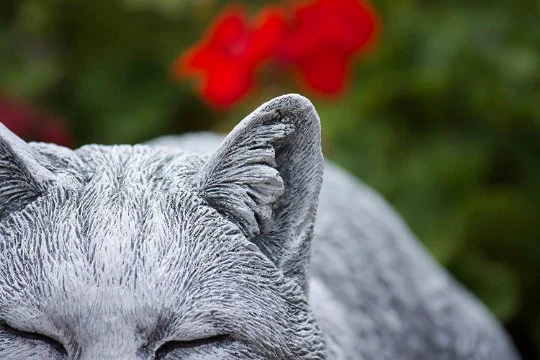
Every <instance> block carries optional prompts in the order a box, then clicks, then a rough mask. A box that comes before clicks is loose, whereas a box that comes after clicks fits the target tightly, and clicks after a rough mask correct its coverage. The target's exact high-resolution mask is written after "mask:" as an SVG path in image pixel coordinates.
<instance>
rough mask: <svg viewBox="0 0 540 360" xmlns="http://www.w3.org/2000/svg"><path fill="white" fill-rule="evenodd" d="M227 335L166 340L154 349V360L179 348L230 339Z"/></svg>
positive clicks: (189, 347)
mask: <svg viewBox="0 0 540 360" xmlns="http://www.w3.org/2000/svg"><path fill="white" fill-rule="evenodd" d="M230 339H231V337H230V336H229V335H216V336H212V337H208V338H204V339H197V340H190V341H178V340H173V341H167V342H166V343H164V344H163V345H161V346H160V347H159V349H157V350H156V358H155V359H156V360H161V359H163V358H164V357H165V356H167V355H168V354H169V353H171V352H173V351H176V350H180V349H192V348H196V347H199V346H204V345H211V344H216V343H220V342H223V341H227V340H230Z"/></svg>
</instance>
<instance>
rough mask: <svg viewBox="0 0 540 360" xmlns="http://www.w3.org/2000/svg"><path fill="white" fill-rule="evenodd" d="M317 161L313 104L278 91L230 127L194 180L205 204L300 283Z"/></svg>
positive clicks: (307, 249) (316, 188)
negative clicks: (225, 217)
mask: <svg viewBox="0 0 540 360" xmlns="http://www.w3.org/2000/svg"><path fill="white" fill-rule="evenodd" d="M323 167H324V165H323V157H322V153H321V139H320V122H319V117H318V115H317V113H316V111H315V109H314V107H313V105H312V104H311V102H310V101H309V100H308V99H306V98H304V97H302V96H300V95H285V96H281V97H278V98H275V99H273V100H271V101H270V102H267V103H266V104H264V105H262V106H261V107H259V108H258V109H257V110H255V111H254V112H253V113H252V114H251V115H249V116H248V117H247V118H245V119H244V120H243V121H242V122H240V124H238V126H236V127H235V128H234V129H233V130H232V132H231V133H230V134H229V135H228V136H227V137H226V138H225V140H224V141H223V143H222V144H221V146H220V147H219V149H218V150H217V151H216V152H215V153H214V154H213V156H212V157H211V158H210V160H209V161H208V162H207V163H206V166H205V167H204V168H203V169H201V171H200V173H199V176H198V178H197V186H198V188H199V190H200V192H201V194H202V196H203V197H204V199H206V201H207V202H208V203H209V205H211V206H212V207H214V208H215V209H217V210H218V211H219V212H221V213H222V214H223V215H224V216H227V217H228V218H229V219H230V220H231V221H233V222H235V223H236V224H237V225H238V226H239V227H240V228H241V229H242V230H243V232H244V234H245V235H246V237H248V238H249V239H250V240H251V241H253V243H255V244H256V245H257V246H258V247H259V249H260V250H261V251H262V252H263V253H264V254H265V255H266V256H267V257H268V258H269V259H270V260H271V261H273V262H274V263H275V264H276V266H278V267H279V268H281V269H282V271H283V272H284V274H285V275H286V276H289V277H291V278H294V279H295V280H297V281H298V282H299V284H300V285H302V286H304V285H305V268H306V266H307V264H308V262H309V255H310V243H311V237H312V232H313V223H314V221H315V214H316V209H317V204H318V197H319V190H320V187H321V183H322V176H323Z"/></svg>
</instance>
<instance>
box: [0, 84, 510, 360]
mask: <svg viewBox="0 0 540 360" xmlns="http://www.w3.org/2000/svg"><path fill="white" fill-rule="evenodd" d="M222 140H223V139H222V138H221V137H219V136H216V135H212V134H193V135H187V136H182V137H165V138H160V139H157V140H155V141H153V142H152V143H150V144H148V145H136V146H97V145H90V146H84V147H82V148H80V149H77V150H75V151H71V150H68V149H65V148H61V147H58V146H55V145H51V144H38V143H31V144H26V143H24V142H23V141H21V140H20V139H18V138H17V137H16V136H14V135H13V134H11V133H10V132H9V131H8V130H7V129H6V128H5V127H3V126H1V125H0V359H10V360H11V359H78V360H90V359H93V360H105V359H124V360H128V359H132V360H135V359H139V360H142V359H156V358H157V359H171V360H172V359H190V360H196V359H324V358H328V359H389V360H390V359H392V360H396V359H407V360H409V359H420V360H422V359H456V360H462V359H463V360H465V359H467V360H469V359H470V360H476V359H477V360H491V359H494V360H511V359H517V358H518V357H517V356H516V354H515V352H514V350H513V348H512V345H511V344H510V342H509V341H508V340H507V337H506V335H505V334H504V332H503V331H502V330H501V328H500V327H499V325H498V324H497V323H496V322H495V321H494V320H493V319H492V317H491V316H490V315H489V314H488V313H487V312H486V310H485V309H484V308H483V307H482V306H481V305H480V304H479V303H478V302H477V301H476V300H475V299H473V298H472V297H471V296H470V295H469V294H468V293H467V292H466V291H464V290H463V289H462V288H461V287H460V286H459V285H457V284H456V283H455V282H454V281H453V280H452V279H451V278H450V277H449V276H448V275H447V274H446V273H445V272H444V270H442V269H441V268H440V267H439V266H437V265H436V264H435V263H434V262H433V261H432V260H431V259H430V257H429V256H428V255H427V254H426V252H425V250H424V249H422V248H421V246H420V245H419V243H418V242H417V240H416V239H415V238H414V236H413V235H412V234H411V233H410V231H409V230H408V229H407V227H406V226H405V225H404V224H403V223H402V222H401V220H400V219H399V218H398V217H397V216H396V214H395V213H394V212H393V211H392V210H391V209H390V208H389V206H388V205H387V204H386V203H385V202H384V201H383V200H382V199H381V198H380V197H379V196H378V195H377V194H375V193H374V192H373V191H372V190H370V189H369V188H367V187H366V186H364V185H363V184H361V183H360V182H359V181H358V180H356V179H354V178H352V177H351V176H350V175H348V174H347V173H345V172H344V171H342V170H340V169H338V168H336V167H334V166H332V165H328V164H327V165H326V166H324V165H323V159H322V155H321V151H320V129H319V119H318V117H317V114H316V113H315V110H314V109H313V107H312V105H311V103H310V102H309V101H308V100H307V99H305V98H303V97H300V96H298V95H288V96H284V97H280V98H277V99H274V100H272V101H271V102H269V103H266V104H264V105H263V106H261V107H260V108H259V109H257V110H256V111H255V112H254V113H253V114H251V115H250V116H248V117H247V118H246V119H244V120H243V121H242V122H241V123H240V124H239V125H238V126H237V127H236V128H235V129H234V130H233V131H232V132H231V134H229V135H228V136H227V137H226V138H225V139H224V140H223V142H222ZM323 169H324V172H325V175H324V181H322V180H323ZM321 183H323V185H322V190H321V191H320V204H319V207H318V215H317V220H316V222H315V215H316V211H317V203H318V202H319V201H318V198H319V190H320V189H321ZM310 257H311V262H310Z"/></svg>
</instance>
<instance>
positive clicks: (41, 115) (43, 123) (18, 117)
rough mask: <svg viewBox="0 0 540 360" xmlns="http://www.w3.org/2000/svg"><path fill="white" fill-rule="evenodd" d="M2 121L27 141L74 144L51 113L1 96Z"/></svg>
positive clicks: (0, 116)
mask: <svg viewBox="0 0 540 360" xmlns="http://www.w3.org/2000/svg"><path fill="white" fill-rule="evenodd" d="M0 123H2V124H4V125H5V126H6V127H7V128H8V129H10V130H11V131H13V132H14V133H16V134H17V135H18V136H20V137H21V138H23V139H24V140H27V141H43V142H51V143H56V144H58V145H63V146H68V147H69V146H71V145H73V140H72V138H71V136H70V135H69V133H68V131H67V130H66V129H65V128H64V127H63V126H62V124H61V123H60V122H59V121H58V120H57V119H56V118H55V117H53V116H52V115H51V114H48V113H46V112H44V111H42V110H39V109H36V108H33V107H31V106H28V105H26V104H22V103H17V102H14V101H12V100H9V99H7V98H5V97H2V96H0Z"/></svg>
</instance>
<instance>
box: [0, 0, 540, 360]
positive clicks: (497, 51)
mask: <svg viewBox="0 0 540 360" xmlns="http://www.w3.org/2000/svg"><path fill="white" fill-rule="evenodd" d="M352 1H356V0H352ZM324 2H325V1H324V0H322V1H319V0H312V1H304V2H303V3H302V2H301V3H302V4H301V5H299V4H297V3H296V2H294V1H285V0H283V1H281V2H280V1H252V0H250V1H249V2H248V1H247V0H246V1H244V3H243V4H242V3H239V2H236V3H235V4H236V6H237V7H238V6H244V7H245V12H246V14H245V15H242V16H245V17H246V19H248V20H246V21H247V24H248V25H246V26H247V28H246V29H247V30H246V29H240V30H238V31H239V32H240V33H242V31H243V32H244V35H246V34H247V35H246V36H244V35H242V34H240V35H238V36H240V37H241V38H242V39H243V40H242V41H243V42H244V43H243V44H244V45H246V44H247V43H249V41H252V40H253V39H254V38H256V36H254V35H253V33H254V32H256V29H257V27H258V26H259V25H260V23H257V22H256V21H255V20H249V19H252V18H257V14H259V13H260V12H261V11H262V10H264V9H268V6H274V7H278V8H279V9H281V10H280V11H283V12H284V15H283V17H284V19H285V20H284V21H285V22H286V23H288V24H289V25H288V26H289V28H288V29H289V30H287V31H289V33H288V34H289V35H290V36H287V37H286V38H282V40H279V37H278V40H277V42H278V45H277V46H278V48H280V49H278V50H276V49H275V48H273V50H272V51H273V53H270V50H268V49H267V52H266V53H265V54H263V55H261V54H259V55H260V56H259V57H258V58H257V59H255V60H253V57H250V59H251V60H249V61H248V60H245V59H244V60H245V62H241V61H240V62H236V63H237V64H240V65H241V66H242V67H249V69H248V71H247V72H246V71H244V72H242V69H241V68H235V70H234V71H237V72H238V77H236V75H235V74H237V73H235V72H234V71H232V70H230V69H228V68H227V67H226V66H225V67H223V66H224V65H223V64H227V61H229V60H231V64H232V63H235V58H234V57H232V58H231V56H229V55H230V54H229V55H227V54H225V55H223V51H222V50H223V49H221V50H220V48H219V46H221V45H223V44H221V43H219V41H221V42H223V41H225V45H227V41H233V42H234V41H236V40H234V39H232V40H231V39H228V38H227V39H225V40H223V39H221V40H219V41H218V44H217V45H216V42H215V41H214V42H212V39H211V38H212V36H213V35H216V32H218V33H219V31H224V30H223V29H222V30H220V26H221V25H220V21H221V22H223V21H222V20H223V19H224V18H223V16H224V15H223V14H224V12H225V13H226V12H227V11H228V10H227V9H230V8H229V6H230V5H231V2H230V1H217V0H93V1H76V0H49V1H41V0H2V1H0V121H1V122H3V123H4V124H6V125H7V126H8V127H10V128H11V129H12V130H13V131H15V132H17V133H18V134H19V135H20V136H21V137H23V138H25V139H26V140H39V141H51V142H57V143H60V144H64V145H67V146H70V147H76V146H80V145H82V144H86V143H103V144H114V143H137V142H140V141H144V140H148V139H150V138H153V137H156V136H160V135H165V134H180V133H184V132H188V131H199V130H213V131H218V132H227V131H228V130H230V129H231V128H232V127H233V126H234V125H235V124H236V123H237V122H238V121H239V120H241V119H242V118H243V117H244V116H245V115H247V114H248V113H249V112H250V111H251V110H253V109H254V108H255V107H256V106H258V105H259V104H260V103H262V102H263V101H266V100H268V99H270V98H272V97H274V96H277V95H280V94H283V93H288V92H299V93H302V94H304V95H306V96H308V97H310V98H311V99H312V101H313V102H314V104H315V106H316V107H317V109H318V111H319V113H320V116H321V119H322V123H323V145H324V150H325V154H326V156H327V157H328V158H330V159H332V160H333V161H335V162H337V163H338V164H340V165H342V166H343V167H345V168H347V169H349V170H350V171H351V172H353V173H354V174H356V175H357V176H358V177H359V178H361V179H362V180H363V181H365V182H366V183H368V184H369V185H371V186H372V187H373V188H375V189H376V190H378V191H380V192H381V193H382V194H383V195H384V196H385V197H386V198H387V199H388V200H389V201H390V202H391V203H392V204H393V205H394V206H395V207H396V208H397V210H398V211H399V213H400V214H401V215H402V216H403V217H404V218H405V220H406V221H407V222H408V224H409V225H410V226H411V227H412V229H413V231H414V232H415V233H416V234H417V235H418V236H419V238H420V239H421V240H422V241H423V242H424V244H425V246H426V247H427V248H428V249H429V251H431V253H432V254H433V255H434V256H435V257H436V258H437V260H438V261H439V262H440V263H441V264H442V265H443V266H445V267H446V268H448V269H449V270H450V271H451V272H452V274H454V276H455V277H456V278H457V279H459V280H460V281H461V282H462V283H463V284H465V285H466V286H467V287H468V288H469V289H470V290H471V291H472V292H474V293H475V294H476V295H477V296H478V297H479V298H480V299H482V301H483V302H484V303H485V304H486V305H487V306H488V307H489V308H490V309H491V311H492V312H493V313H494V314H495V315H496V316H497V317H498V318H499V319H500V320H501V322H503V323H504V324H505V326H506V327H507V329H508V331H509V332H510V334H511V336H512V337H513V338H514V341H515V342H516V344H517V346H518V348H519V350H520V351H521V353H522V355H523V357H524V358H525V359H536V358H539V351H540V307H539V306H538V305H539V304H540V226H539V224H540V209H539V205H538V204H539V203H540V3H538V1H535V0H528V1H527V0H498V1H482V0H478V1H474V2H471V1H456V0H452V1H450V0H446V1H445V0H440V1H425V0H424V1H421V0H411V1H390V0H373V2H372V3H371V4H370V5H369V6H368V5H367V4H365V3H359V4H360V5H361V6H362V7H364V8H369V9H370V10H369V11H368V12H367V13H365V14H363V15H362V14H360V15H362V16H364V18H365V19H364V20H366V21H368V22H369V19H371V21H372V23H369V24H368V25H369V26H364V27H362V28H361V29H360V28H359V29H360V30H359V31H360V33H359V34H364V35H366V34H367V35H366V37H365V39H364V40H365V41H363V42H361V43H354V41H353V43H350V42H349V43H347V41H345V40H347V39H342V38H341V37H340V36H341V35H340V34H339V31H337V32H336V34H337V35H336V37H335V38H332V39H327V38H324V36H322V35H321V36H322V37H321V36H319V37H318V39H319V40H320V41H326V43H325V44H329V43H332V41H334V42H335V44H340V46H341V47H340V48H339V49H341V50H339V49H338V48H336V50H335V51H333V50H328V49H329V48H324V47H322V46H319V47H317V46H318V45H317V44H312V47H311V48H310V49H311V50H310V51H311V53H310V52H309V51H308V50H309V49H307V50H305V52H304V53H303V54H296V53H295V54H293V55H291V51H289V52H287V51H288V50H287V49H283V46H281V45H282V43H283V42H284V41H285V40H283V39H292V38H295V37H294V36H296V35H298V36H296V38H295V39H296V41H299V42H300V43H304V42H305V41H306V42H309V41H308V40H306V39H304V38H302V36H304V37H306V32H305V31H304V32H302V30H301V29H299V27H300V25H298V26H297V27H296V28H295V27H294V26H292V25H290V24H291V23H294V22H295V21H297V22H298V23H301V22H302V21H303V22H304V23H306V22H307V23H308V25H309V22H310V21H311V20H310V19H312V20H313V21H315V22H317V21H318V22H319V23H317V24H316V26H315V28H317V27H320V25H321V24H320V21H321V17H320V16H319V17H317V16H316V14H315V13H316V12H317V11H318V10H317V9H319V10H320V9H322V8H317V6H319V5H320V4H318V3H324ZM326 3H328V1H326ZM239 4H240V5H239ZM334 4H335V5H333V6H334V7H335V9H333V10H332V11H327V10H325V11H322V13H323V14H324V13H328V12H332V14H333V15H332V16H333V19H334V20H335V19H336V17H337V18H339V16H340V11H341V12H342V13H353V12H354V11H356V10H354V11H353V10H350V9H349V8H347V6H352V7H354V6H355V5H351V3H350V1H344V0H339V1H337V0H336V1H335V2H334ZM302 6H304V7H306V9H308V10H309V9H311V10H313V11H311V12H310V11H308V10H306V11H302V10H298V9H301V8H302ZM321 6H322V5H321ZM340 6H342V8H341V9H340V8H339V7H340ZM351 9H352V8H351ZM358 9H359V8H357V10H358ZM316 10H317V11H316ZM334 10H335V11H334ZM295 11H296V12H295ZM306 14H307V15H306ZM310 14H311V15H310ZM313 14H315V15H313ZM366 14H367V15H366ZM220 16H221V18H220ZM276 16H277V15H276ZM343 16H345V15H343ZM366 16H367V17H366ZM225 17H226V16H225ZM277 17H278V18H279V16H277ZM330 17H331V16H330ZM219 19H221V20H219ZM317 19H318V20H317ZM358 19H363V18H362V17H359V18H356V19H355V20H354V21H356V22H358V21H360V20H358ZM281 20H283V19H281ZM281 20H280V21H281ZM300 20H301V21H300ZM364 20H362V21H364ZM250 21H251V25H249V24H250ZM351 21H352V22H350V23H349V25H351V24H353V25H354V24H356V23H355V22H354V21H353V20H351ZM278 22H279V21H278ZM362 24H364V23H363V22H362V23H358V26H361V25H362ZM304 25H305V24H304ZM364 25H365V24H364ZM224 26H225V25H224ZM227 26H228V25H227ZM250 26H251V28H250ZM261 26H262V25H261ZM310 26H311V25H310ZM332 26H333V25H332ZM362 26H363V25H362ZM370 26H371V27H370ZM225 27H226V26H225ZM233 27H234V26H233ZM240 27H241V26H240ZM322 28H323V29H324V26H322ZM212 29H214V30H212ZM250 29H251V30H250ZM307 29H308V30H309V29H310V28H309V26H308V27H307ZM345 30H347V29H346V28H344V29H343V33H350V31H349V30H350V29H348V30H347V31H345ZM353 30H354V29H353ZM212 31H213V33H212ZM235 31H236V30H235ZM362 31H363V33H362ZM233 32H234V31H233ZM269 33H271V31H270V30H269ZM291 33H294V34H291ZM309 33H310V32H309V31H307V34H309ZM212 34H213V35H212ZM257 34H258V33H257ZM272 34H274V33H272ZM272 34H271V35H269V37H272V36H274V35H275V34H274V35H272ZM295 34H296V35H295ZM299 34H300V35H299ZM302 34H303V35H302ZM252 35H253V36H252ZM293 35H294V36H293ZM235 36H236V35H235ZM242 36H243V37H242ZM257 36H259V35H257ZM276 36H277V35H275V36H274V38H273V39H274V40H275V38H276ZM214 37H215V36H214ZM233 38H234V36H233ZM267 38H268V37H267ZM246 39H247V40H246ZM257 39H259V38H257ZM304 40H305V41H304ZM311 40H312V39H311ZM341 40H343V41H345V42H343V41H341ZM353 40H354V39H353ZM340 41H341V42H340ZM256 42H260V41H258V40H257V41H256ZM280 44H281V45H280ZM332 44H334V43H332ZM332 44H330V45H332ZM229 45H230V44H229ZM194 46H195V47H194ZM197 46H198V47H197ZM205 46H206V47H207V48H208V47H210V48H212V47H214V48H215V49H214V50H212V49H211V50H212V51H214V52H212V51H210V54H211V55H210V59H214V60H215V59H221V58H220V57H219V56H224V58H223V59H224V60H223V61H222V62H218V64H217V65H216V64H208V62H204V61H202V60H200V59H199V60H200V61H199V60H197V61H198V63H197V61H191V60H193V55H194V54H197V53H203V51H202V50H201V49H202V48H204V47H205ZM246 46H247V45H246ZM290 46H292V47H294V46H296V45H294V43H292V45H290ZM216 49H217V50H216ZM235 49H236V48H235ZM331 49H333V48H331ZM289 50H290V49H289ZM293 50H294V49H293ZM190 51H191V52H190ZM220 51H221V53H220ZM265 51H266V50H265ZM293 52H294V51H293ZM321 52H324V53H326V54H334V55H335V54H337V55H339V56H337V55H336V56H334V57H332V58H324V59H321V58H319V57H318V55H317V54H320V53H321ZM220 54H221V55H220ZM190 56H191V58H190ZM227 56H228V57H227ZM235 56H236V55H235ZM242 61H243V60H242ZM186 64H187V65H186ZM201 64H202V65H201ZM219 64H222V67H220V65H219ZM189 66H191V68H189ZM205 66H206V68H205ZM231 66H232V65H231ZM229 70H230V71H229ZM223 74H232V75H231V76H233V77H234V79H235V81H236V79H237V78H239V77H241V78H242V79H244V80H245V81H244V82H242V83H241V84H237V85H238V86H240V88H238V89H237V90H238V91H237V92H236V93H232V94H228V95H227V94H225V95H223V94H221V93H220V91H227V89H228V88H229V84H230V81H229V80H227V79H225V80H223V79H222V83H221V85H220V84H219V83H218V82H219V81H218V80H213V79H214V78H219V77H220V76H221V75H223ZM314 74H315V80H313V76H314ZM318 74H321V75H320V78H319V75H318ZM325 74H326V75H325ZM328 74H330V75H328ZM332 74H333V75H332ZM325 76H330V77H332V76H333V77H332V78H330V79H326V77H325ZM310 77H311V78H310ZM323 78H324V79H326V80H325V81H327V82H326V83H323V84H322V85H321V84H320V83H319V84H317V81H318V79H323ZM216 81H217V82H216ZM210 82H211V84H210ZM325 84H326V85H328V84H329V85H328V86H326V85H325ZM212 86H213V87H212ZM220 86H221V87H220ZM325 86H326V87H325ZM332 86H333V87H332ZM224 89H225V90H224ZM221 95H223V96H224V97H221V98H220V97H219V96H221Z"/></svg>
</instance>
